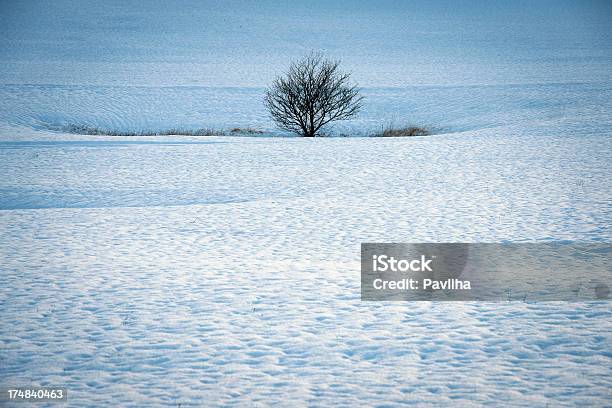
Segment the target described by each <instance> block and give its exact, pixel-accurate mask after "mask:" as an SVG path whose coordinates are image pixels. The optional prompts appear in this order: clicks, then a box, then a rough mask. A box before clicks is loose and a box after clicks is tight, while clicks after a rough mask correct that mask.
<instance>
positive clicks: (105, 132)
mask: <svg viewBox="0 0 612 408" xmlns="http://www.w3.org/2000/svg"><path fill="white" fill-rule="evenodd" d="M57 130H60V131H63V132H66V133H75V134H79V135H94V136H170V135H179V136H221V135H223V134H224V132H223V131H221V130H215V129H210V128H200V129H180V128H171V129H165V130H159V131H157V130H154V131H144V130H142V131H131V130H116V129H115V130H114V129H104V128H98V127H93V126H85V125H76V124H70V125H67V126H63V127H61V128H60V129H57Z"/></svg>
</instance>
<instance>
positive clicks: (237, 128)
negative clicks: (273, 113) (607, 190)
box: [230, 127, 263, 135]
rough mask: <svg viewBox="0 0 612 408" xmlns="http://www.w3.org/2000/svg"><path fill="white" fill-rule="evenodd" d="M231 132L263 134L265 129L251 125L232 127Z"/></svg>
mask: <svg viewBox="0 0 612 408" xmlns="http://www.w3.org/2000/svg"><path fill="white" fill-rule="evenodd" d="M230 133H233V134H241V135H261V134H263V131H261V130H259V129H253V128H250V127H247V128H239V127H236V128H233V129H231V130H230Z"/></svg>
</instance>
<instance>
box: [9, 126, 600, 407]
mask: <svg viewBox="0 0 612 408" xmlns="http://www.w3.org/2000/svg"><path fill="white" fill-rule="evenodd" d="M53 138H54V140H53V141H48V140H47V141H44V142H23V141H4V142H1V143H0V149H1V154H2V157H3V161H2V166H1V167H0V169H1V172H2V174H1V176H2V177H0V180H2V181H1V183H2V185H1V189H2V192H3V194H2V203H1V204H2V208H3V209H4V210H2V211H0V231H1V233H0V237H1V241H0V248H1V251H2V252H1V256H2V273H3V278H2V279H3V280H2V285H0V299H1V304H0V320H1V321H2V325H0V328H1V329H0V344H1V345H2V346H1V347H0V361H1V362H2V364H0V367H1V368H0V378H1V383H2V385H14V384H39V385H57V384H62V385H65V386H67V387H68V389H69V393H70V394H69V395H70V397H69V401H70V404H71V405H72V406H84V405H92V404H98V405H116V406H117V405H120V406H156V405H175V406H176V405H178V404H181V406H200V405H225V404H234V403H238V404H239V405H247V406H248V405H256V406H257V405H262V406H263V405H270V404H280V405H295V404H298V405H301V404H304V405H306V404H313V405H338V404H343V405H357V404H366V405H377V404H392V403H399V402H405V403H406V402H414V403H435V404H451V403H454V404H460V405H470V404H474V405H479V404H482V403H486V404H490V405H498V404H503V405H505V404H510V405H517V406H519V405H520V406H526V405H529V406H547V405H548V406H559V405H564V404H567V405H584V406H598V405H606V404H607V403H609V402H610V386H611V385H612V384H611V380H610V374H611V373H610V358H611V357H612V356H611V351H610V344H611V341H612V320H611V318H612V312H611V311H610V305H609V303H608V302H600V303H456V302H455V303H413V302H411V303H404V304H389V303H365V302H361V301H360V299H359V295H360V292H359V282H360V280H359V245H360V243H361V242H368V241H370V242H372V241H388V242H447V241H467V242H496V241H549V240H555V239H563V240H580V241H609V240H610V228H609V217H610V196H609V194H610V191H611V185H610V184H611V182H610V178H609V177H607V176H608V175H609V174H610V163H612V161H611V159H612V156H611V155H612V152H611V150H610V142H609V138H608V136H605V135H590V136H584V135H580V136H555V135H548V136H540V137H529V136H526V135H512V134H505V133H504V131H503V130H500V129H495V130H483V131H480V132H470V133H465V134H451V135H438V136H435V137H421V138H413V139H385V140H382V139H372V138H331V139H314V140H303V139H294V138H293V139H292V138H239V137H226V138H223V137H206V138H180V137H174V138H173V137H167V138H148V139H147V140H141V139H137V140H135V139H134V138H94V137H76V136H69V137H62V136H59V135H55V136H53ZM71 139H79V140H78V141H76V140H71Z"/></svg>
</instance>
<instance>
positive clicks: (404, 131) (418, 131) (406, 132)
mask: <svg viewBox="0 0 612 408" xmlns="http://www.w3.org/2000/svg"><path fill="white" fill-rule="evenodd" d="M429 134H430V133H429V131H428V130H427V129H425V128H422V127H418V126H405V127H400V128H396V127H388V128H386V129H385V130H383V131H382V132H381V133H378V134H376V136H378V137H405V136H427V135H429Z"/></svg>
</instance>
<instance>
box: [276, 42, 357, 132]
mask: <svg viewBox="0 0 612 408" xmlns="http://www.w3.org/2000/svg"><path fill="white" fill-rule="evenodd" d="M339 65H340V61H332V60H328V59H325V58H323V55H321V54H313V53H311V54H309V55H307V56H306V57H305V58H303V59H302V60H300V61H298V62H294V63H292V64H291V66H290V68H289V72H287V74H286V75H284V76H280V77H278V78H276V79H275V80H274V82H273V83H272V86H271V87H270V89H268V91H267V92H266V97H265V104H266V106H267V108H268V110H269V111H270V114H271V115H272V119H274V122H276V124H277V125H278V127H280V128H282V129H285V130H288V131H290V132H295V133H298V134H300V135H302V136H306V137H313V136H316V135H317V132H319V130H321V128H322V127H323V126H325V125H326V124H328V123H330V122H333V121H337V120H343V119H348V118H351V117H353V116H355V115H356V114H357V113H358V112H359V109H360V108H361V102H362V100H363V97H361V96H359V91H358V89H357V87H356V85H351V84H350V83H349V80H350V74H348V73H343V72H341V71H340V70H339V69H338V67H339Z"/></svg>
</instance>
